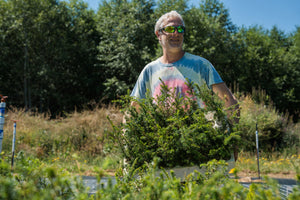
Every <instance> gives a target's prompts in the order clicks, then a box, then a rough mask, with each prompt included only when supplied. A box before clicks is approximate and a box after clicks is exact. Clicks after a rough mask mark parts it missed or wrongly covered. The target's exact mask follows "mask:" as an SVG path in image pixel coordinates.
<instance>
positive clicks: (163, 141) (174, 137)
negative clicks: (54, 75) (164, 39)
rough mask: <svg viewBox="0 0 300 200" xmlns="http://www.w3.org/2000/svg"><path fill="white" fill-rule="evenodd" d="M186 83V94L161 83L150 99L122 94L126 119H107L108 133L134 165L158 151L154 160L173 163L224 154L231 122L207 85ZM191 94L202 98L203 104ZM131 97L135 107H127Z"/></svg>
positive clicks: (233, 133)
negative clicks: (111, 129) (121, 121)
mask: <svg viewBox="0 0 300 200" xmlns="http://www.w3.org/2000/svg"><path fill="white" fill-rule="evenodd" d="M188 86H189V88H190V94H189V95H191V97H179V96H177V95H176V93H175V92H176V91H172V90H171V89H170V88H168V87H167V86H166V85H164V84H163V86H162V89H161V92H162V95H160V96H158V97H157V98H155V99H154V98H152V97H150V96H149V95H148V96H147V97H146V99H143V100H140V101H138V100H135V99H132V98H130V97H129V96H124V97H123V102H122V103H123V105H122V106H123V107H124V110H123V112H124V114H125V115H127V116H126V123H124V124H121V125H120V126H114V125H113V127H114V132H113V135H114V137H115V139H116V140H117V141H118V142H119V145H120V148H121V149H122V152H123V155H124V157H125V158H126V159H127V161H128V162H129V163H131V164H132V163H133V162H136V165H135V166H136V167H140V166H142V165H143V164H144V163H150V162H152V160H153V159H154V158H155V157H158V158H159V159H160V162H159V165H160V166H162V167H174V166H178V165H179V166H187V165H193V164H200V163H205V162H207V161H209V160H211V159H214V158H215V159H225V160H226V159H229V158H230V153H231V151H232V144H234V143H236V142H237V138H238V132H237V129H236V125H235V124H230V123H229V120H227V116H226V112H225V111H224V109H223V103H222V102H221V101H220V100H218V99H217V97H216V96H214V95H212V94H211V91H210V90H209V89H208V88H205V87H203V88H200V87H199V86H196V87H195V89H194V90H192V88H194V86H193V85H192V84H191V83H189V84H188ZM194 97H196V98H199V99H202V100H203V101H204V102H205V105H206V106H205V108H204V109H200V108H199V106H198V104H197V101H195V98H194ZM131 101H133V102H136V103H137V104H138V106H139V107H140V108H139V109H138V110H137V109H136V108H135V107H131V106H130V102H131ZM229 130H230V131H229Z"/></svg>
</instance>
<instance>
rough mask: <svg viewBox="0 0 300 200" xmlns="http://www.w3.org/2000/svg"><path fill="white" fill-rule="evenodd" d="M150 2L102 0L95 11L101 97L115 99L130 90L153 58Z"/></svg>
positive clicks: (151, 8) (153, 47)
mask: <svg viewBox="0 0 300 200" xmlns="http://www.w3.org/2000/svg"><path fill="white" fill-rule="evenodd" d="M153 6H154V2H153V1H135V0H133V1H103V2H102V4H101V5H100V8H99V10H98V14H97V21H98V23H97V24H98V26H97V30H98V32H99V33H100V35H101V38H100V39H101V41H100V43H99V45H98V50H99V54H98V59H99V61H101V64H100V65H99V68H100V69H101V71H104V72H105V73H104V74H103V75H102V76H103V77H104V83H103V85H104V87H105V90H104V96H105V98H108V100H111V99H115V98H117V97H119V96H120V95H123V94H125V93H126V92H127V90H128V89H130V90H131V89H132V88H133V86H134V84H135V82H136V79H137V77H138V75H139V73H140V72H141V70H142V69H143V68H144V66H145V65H146V64H147V63H148V62H150V61H151V60H152V59H153V57H154V51H155V46H156V42H157V41H156V40H155V35H154V33H153V24H154V23H155V19H154V18H153Z"/></svg>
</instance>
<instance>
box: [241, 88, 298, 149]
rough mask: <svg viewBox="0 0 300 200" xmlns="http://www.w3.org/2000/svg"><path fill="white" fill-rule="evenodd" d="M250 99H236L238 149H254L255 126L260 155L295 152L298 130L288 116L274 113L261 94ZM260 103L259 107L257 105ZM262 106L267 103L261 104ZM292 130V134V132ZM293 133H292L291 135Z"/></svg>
mask: <svg viewBox="0 0 300 200" xmlns="http://www.w3.org/2000/svg"><path fill="white" fill-rule="evenodd" d="M253 94H256V95H253V96H246V97H241V98H240V102H241V103H240V105H241V117H240V122H239V127H240V131H241V138H242V139H241V142H242V145H241V149H244V150H246V151H249V150H250V151H251V150H255V149H256V142H255V141H256V140H255V132H256V124H257V127H258V134H259V148H260V149H261V150H262V151H266V152H272V151H282V150H283V149H286V148H290V149H292V148H299V141H300V140H299V139H300V138H299V135H298V134H297V133H296V132H297V130H298V128H297V126H295V125H293V123H291V122H290V120H289V118H288V116H286V115H282V114H280V113H278V111H277V110H276V109H275V108H274V106H273V105H272V102H271V101H270V100H268V96H267V95H266V94H265V92H264V91H254V92H253ZM258 102H260V103H258ZM265 102H268V103H266V104H265ZM293 130H294V131H293ZM295 131H296V132H295Z"/></svg>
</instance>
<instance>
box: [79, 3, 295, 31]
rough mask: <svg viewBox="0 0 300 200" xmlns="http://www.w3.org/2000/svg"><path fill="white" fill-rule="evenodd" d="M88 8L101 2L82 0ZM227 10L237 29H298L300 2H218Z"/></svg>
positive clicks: (95, 6) (94, 7)
mask: <svg viewBox="0 0 300 200" xmlns="http://www.w3.org/2000/svg"><path fill="white" fill-rule="evenodd" d="M84 1H85V2H87V3H88V5H89V7H90V8H92V9H94V10H97V8H98V5H99V2H101V0H84ZM200 2H201V1H200V0H190V1H189V3H190V5H194V6H198V5H199V4H200ZM220 2H222V3H223V4H224V6H225V8H227V9H228V10H229V15H230V18H231V21H232V22H233V24H235V25H236V26H238V27H242V26H245V27H249V26H254V25H259V26H262V27H263V28H265V29H271V28H272V27H273V26H275V25H276V26H277V27H278V28H279V30H282V31H284V32H285V33H291V32H293V31H295V30H296V26H299V27H300V0H220Z"/></svg>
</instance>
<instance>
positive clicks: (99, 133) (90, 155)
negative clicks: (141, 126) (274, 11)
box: [2, 105, 122, 172]
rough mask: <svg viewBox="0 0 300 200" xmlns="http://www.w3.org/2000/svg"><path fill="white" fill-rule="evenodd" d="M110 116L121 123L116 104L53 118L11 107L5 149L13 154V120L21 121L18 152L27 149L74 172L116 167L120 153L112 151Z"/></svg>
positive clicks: (18, 126)
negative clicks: (93, 167) (108, 117)
mask: <svg viewBox="0 0 300 200" xmlns="http://www.w3.org/2000/svg"><path fill="white" fill-rule="evenodd" d="M108 115H109V116H110V118H111V119H113V120H114V121H115V122H116V123H120V122H121V120H122V116H121V114H120V112H119V109H118V108H117V107H116V106H114V105H109V106H108V107H101V108H100V107H97V108H95V109H93V110H85V111H82V112H76V111H75V112H74V113H71V114H69V115H68V116H67V117H66V118H59V119H50V118H49V116H48V115H47V114H40V113H37V112H25V111H24V110H22V109H15V108H13V109H8V110H7V111H6V114H5V126H4V138H3V152H2V154H3V155H4V156H7V157H9V156H10V151H11V146H12V135H13V120H17V131H16V132H17V137H16V150H15V151H16V152H21V151H22V152H23V153H24V154H25V155H26V156H32V157H36V158H39V159H41V160H44V161H47V162H49V163H50V164H51V163H52V164H56V165H61V167H64V168H66V169H67V170H68V171H71V172H80V171H84V170H86V171H87V170H92V171H94V169H90V167H91V165H94V166H99V167H101V166H102V165H103V168H105V169H108V168H109V167H111V168H116V167H117V166H116V165H117V164H116V159H118V155H115V154H112V153H111V152H112V151H113V149H114V144H112V143H111V141H110V140H109V133H110V131H111V126H110V124H109V122H108V120H107V116H108Z"/></svg>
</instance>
